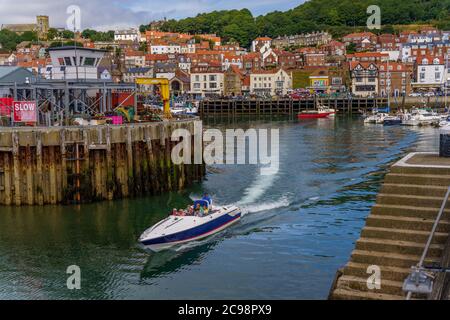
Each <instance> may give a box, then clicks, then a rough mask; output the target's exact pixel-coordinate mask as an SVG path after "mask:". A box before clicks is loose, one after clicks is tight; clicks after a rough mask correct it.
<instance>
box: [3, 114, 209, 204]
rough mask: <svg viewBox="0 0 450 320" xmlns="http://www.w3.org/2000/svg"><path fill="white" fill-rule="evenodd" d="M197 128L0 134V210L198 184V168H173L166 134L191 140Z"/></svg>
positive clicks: (174, 124) (175, 124)
mask: <svg viewBox="0 0 450 320" xmlns="http://www.w3.org/2000/svg"><path fill="white" fill-rule="evenodd" d="M199 123H201V121H200V120H198V119H194V118H193V119H186V120H179V121H175V120H172V121H163V122H154V123H152V122H147V123H140V124H139V123H136V124H127V125H98V126H83V127H75V126H65V127H2V128H1V129H0V204H2V205H15V206H21V205H44V204H60V203H83V202H90V201H96V200H113V199H120V198H127V197H133V196H139V195H147V194H160V193H162V192H166V191H177V190H181V189H183V188H184V187H186V186H188V185H191V184H192V183H193V182H194V181H198V180H201V179H202V177H203V175H204V173H205V168H204V166H203V165H194V164H192V165H190V164H184V165H174V164H173V163H172V160H171V151H172V148H173V146H174V145H176V144H177V143H178V142H173V141H171V133H172V132H173V130H175V129H177V128H183V129H187V130H189V132H190V133H192V134H194V131H195V130H194V127H195V126H196V124H199ZM200 134H201V133H200ZM193 139H195V137H193ZM191 145H192V148H193V146H194V143H192V144H191ZM191 154H194V152H192V153H191ZM192 163H194V162H193V161H192Z"/></svg>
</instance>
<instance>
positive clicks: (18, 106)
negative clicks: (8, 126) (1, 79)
mask: <svg viewBox="0 0 450 320" xmlns="http://www.w3.org/2000/svg"><path fill="white" fill-rule="evenodd" d="M13 113H14V122H37V112H36V102H35V101H14V103H13Z"/></svg>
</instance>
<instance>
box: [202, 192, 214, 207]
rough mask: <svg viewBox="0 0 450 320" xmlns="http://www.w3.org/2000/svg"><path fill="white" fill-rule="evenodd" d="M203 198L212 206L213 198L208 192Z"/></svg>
mask: <svg viewBox="0 0 450 320" xmlns="http://www.w3.org/2000/svg"><path fill="white" fill-rule="evenodd" d="M202 200H205V201H207V202H208V203H209V206H210V207H212V198H211V197H210V196H209V195H208V194H207V193H205V194H204V195H203V198H202Z"/></svg>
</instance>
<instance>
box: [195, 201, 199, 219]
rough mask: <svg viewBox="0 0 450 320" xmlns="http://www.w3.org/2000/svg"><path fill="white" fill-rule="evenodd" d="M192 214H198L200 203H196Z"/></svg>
mask: <svg viewBox="0 0 450 320" xmlns="http://www.w3.org/2000/svg"><path fill="white" fill-rule="evenodd" d="M194 214H195V215H196V216H198V215H199V214H200V204H199V203H197V205H196V206H195V210H194Z"/></svg>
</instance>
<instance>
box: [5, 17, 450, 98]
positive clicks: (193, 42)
mask: <svg viewBox="0 0 450 320" xmlns="http://www.w3.org/2000/svg"><path fill="white" fill-rule="evenodd" d="M151 25H152V26H154V28H151V29H150V30H146V31H145V32H140V31H139V29H137V28H136V29H128V30H116V31H115V32H114V39H112V40H111V41H93V40H92V39H90V38H86V37H83V36H82V34H81V33H76V34H74V39H72V40H74V41H72V43H73V44H75V45H72V46H68V45H65V42H64V41H65V40H63V39H61V46H53V45H52V44H53V43H52V42H51V41H48V40H47V38H48V37H47V34H48V32H49V29H50V27H49V17H46V16H38V17H37V23H36V24H26V25H3V26H2V30H3V29H8V30H10V31H13V32H16V33H18V34H20V33H23V32H27V31H28V32H37V34H38V41H23V42H21V43H19V44H18V45H17V47H16V49H15V50H14V51H7V50H4V49H3V50H2V51H1V53H0V65H1V66H2V68H1V69H0V70H3V71H2V72H1V75H2V77H1V78H0V82H15V81H17V79H16V80H14V81H12V80H11V79H15V77H14V75H13V73H16V72H17V71H18V68H22V69H25V70H22V73H23V71H27V72H29V76H28V77H26V78H27V79H55V80H56V79H57V80H70V79H78V80H95V79H100V80H104V81H111V82H114V83H133V82H134V81H135V79H137V78H140V77H151V78H167V79H168V80H169V81H170V88H171V92H172V93H173V95H175V96H184V95H188V96H190V97H191V98H194V99H202V98H214V97H244V96H256V97H274V96H287V95H289V96H291V97H293V98H298V99H301V98H303V97H309V96H311V95H335V96H340V95H343V96H356V97H386V96H392V97H402V96H418V95H428V96H434V95H443V94H445V91H446V83H447V82H448V79H449V64H448V53H449V52H450V39H449V37H450V32H447V31H442V30H438V29H436V28H433V27H430V26H423V27H421V28H420V29H419V30H417V31H403V32H401V33H399V34H380V35H376V34H375V33H372V32H360V33H352V34H348V35H345V36H343V37H342V38H341V39H333V37H332V36H331V35H330V34H329V33H328V32H325V31H317V32H312V33H307V34H300V35H291V36H283V37H278V38H275V39H272V38H269V37H258V38H256V39H254V40H253V42H252V44H251V47H250V48H243V47H242V46H241V45H240V44H239V43H237V42H226V43H224V41H223V40H222V39H221V38H220V37H219V36H217V35H215V34H185V33H176V32H162V31H160V30H159V29H158V23H153V24H151ZM25 74H26V72H25ZM28 81H30V80H28Z"/></svg>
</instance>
